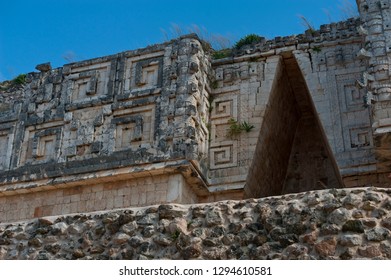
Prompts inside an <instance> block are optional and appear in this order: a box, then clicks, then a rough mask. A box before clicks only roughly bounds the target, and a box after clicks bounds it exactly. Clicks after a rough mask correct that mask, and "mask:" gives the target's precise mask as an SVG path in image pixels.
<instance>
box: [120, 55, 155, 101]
mask: <svg viewBox="0 0 391 280" xmlns="http://www.w3.org/2000/svg"><path fill="white" fill-rule="evenodd" d="M154 55H155V56H154V57H145V58H141V60H140V57H131V58H128V59H127V62H126V74H125V94H126V93H127V92H128V91H129V90H130V91H140V90H141V91H142V90H152V89H156V88H160V87H161V86H162V81H163V56H162V55H163V53H160V52H159V53H155V54H154Z"/></svg>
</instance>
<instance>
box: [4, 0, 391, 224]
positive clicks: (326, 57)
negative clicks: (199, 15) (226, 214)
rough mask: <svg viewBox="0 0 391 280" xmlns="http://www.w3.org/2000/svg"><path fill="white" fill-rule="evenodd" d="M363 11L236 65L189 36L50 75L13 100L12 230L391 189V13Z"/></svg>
mask: <svg viewBox="0 0 391 280" xmlns="http://www.w3.org/2000/svg"><path fill="white" fill-rule="evenodd" d="M379 3H380V4H379ZM358 6H359V9H360V14H361V16H360V18H358V19H349V20H347V21H344V22H339V23H332V24H326V25H322V26H321V27H320V30H317V31H315V30H307V31H306V33H305V34H301V35H297V36H290V37H284V38H281V37H276V38H274V39H272V40H266V39H265V40H263V41H262V42H260V43H257V44H253V45H247V46H244V47H242V48H241V49H237V50H234V53H233V55H232V56H230V57H227V58H222V59H212V58H211V55H210V52H211V51H210V48H209V46H208V44H206V43H205V42H203V41H202V40H200V39H199V38H198V37H197V36H196V35H188V36H183V37H180V38H178V39H175V40H172V41H169V42H166V43H163V44H159V45H154V46H150V47H146V48H144V49H139V50H135V51H126V52H122V53H119V54H115V55H111V56H106V57H101V58H96V59H91V60H86V61H82V62H76V63H72V64H67V65H64V66H63V67H61V68H57V69H51V67H50V65H49V64H42V65H38V66H37V69H38V70H39V71H40V72H38V73H29V74H28V75H27V77H26V83H25V84H24V85H23V86H20V87H16V88H12V89H8V90H7V89H5V90H2V92H1V94H0V105H1V106H0V217H1V218H0V222H5V221H16V220H21V219H29V218H33V217H39V216H42V215H59V214H66V213H75V212H84V211H97V210H107V209H109V208H121V207H129V206H142V205H150V204H156V203H163V202H178V203H197V202H213V201H217V200H222V199H241V198H244V197H263V196H270V195H279V194H284V193H292V192H301V191H308V190H314V189H323V188H332V187H334V188H340V187H360V186H366V185H375V186H379V187H389V186H390V179H389V178H388V175H389V173H390V169H391V168H390V156H387V152H388V153H389V150H390V143H391V137H390V127H391V121H390V120H391V103H390V98H391V86H390V85H391V81H390V77H389V64H390V63H389V58H388V53H389V49H391V47H390V48H389V47H388V45H389V44H391V37H390V36H391V35H390V34H391V33H390V32H389V26H391V17H390V15H391V8H390V1H372V0H367V1H364V0H363V1H358ZM388 33H390V34H388ZM11 208H12V209H11Z"/></svg>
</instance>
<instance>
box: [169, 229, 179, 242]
mask: <svg viewBox="0 0 391 280" xmlns="http://www.w3.org/2000/svg"><path fill="white" fill-rule="evenodd" d="M180 234H181V233H180V232H179V230H177V231H175V232H174V233H173V234H171V239H172V240H174V241H175V240H177V239H178V237H179V235H180Z"/></svg>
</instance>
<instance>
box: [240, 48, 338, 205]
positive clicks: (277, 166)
mask: <svg viewBox="0 0 391 280" xmlns="http://www.w3.org/2000/svg"><path fill="white" fill-rule="evenodd" d="M338 187H342V179H341V176H340V174H339V171H338V167H337V165H336V161H335V159H334V156H333V153H332V152H331V149H330V147H329V144H328V141H327V138H326V136H325V133H324V131H323V128H322V126H321V124H320V121H319V118H318V115H317V113H316V110H315V107H314V105H313V102H312V98H311V96H310V93H309V90H308V87H307V85H306V83H305V80H304V77H303V74H302V72H301V71H300V68H299V66H298V64H297V61H296V59H295V57H294V56H293V55H292V53H285V54H284V55H283V56H282V59H281V60H280V63H279V66H278V69H277V71H276V74H275V77H274V81H273V86H272V87H271V92H270V94H269V99H268V103H267V105H266V110H265V114H264V117H263V122H262V127H261V131H260V134H259V138H258V143H257V147H256V151H255V154H254V158H253V162H252V165H251V167H250V170H249V175H248V177H247V182H246V186H245V196H246V197H265V196H273V195H281V194H286V193H295V192H302V191H308V190H316V189H322V188H338Z"/></svg>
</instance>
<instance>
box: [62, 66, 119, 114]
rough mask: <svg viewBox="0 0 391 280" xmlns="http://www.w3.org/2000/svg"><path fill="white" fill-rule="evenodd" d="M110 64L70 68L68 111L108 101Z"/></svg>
mask: <svg viewBox="0 0 391 280" xmlns="http://www.w3.org/2000/svg"><path fill="white" fill-rule="evenodd" d="M110 69H111V62H104V63H99V64H93V65H90V66H81V67H76V68H72V69H71V70H70V71H71V72H70V74H69V76H67V78H68V79H69V80H68V85H69V86H68V91H67V95H68V103H69V106H68V110H74V109H78V108H84V107H89V106H91V105H93V104H97V103H101V102H102V101H105V100H108V99H110V95H109V94H108V93H109V80H110Z"/></svg>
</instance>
